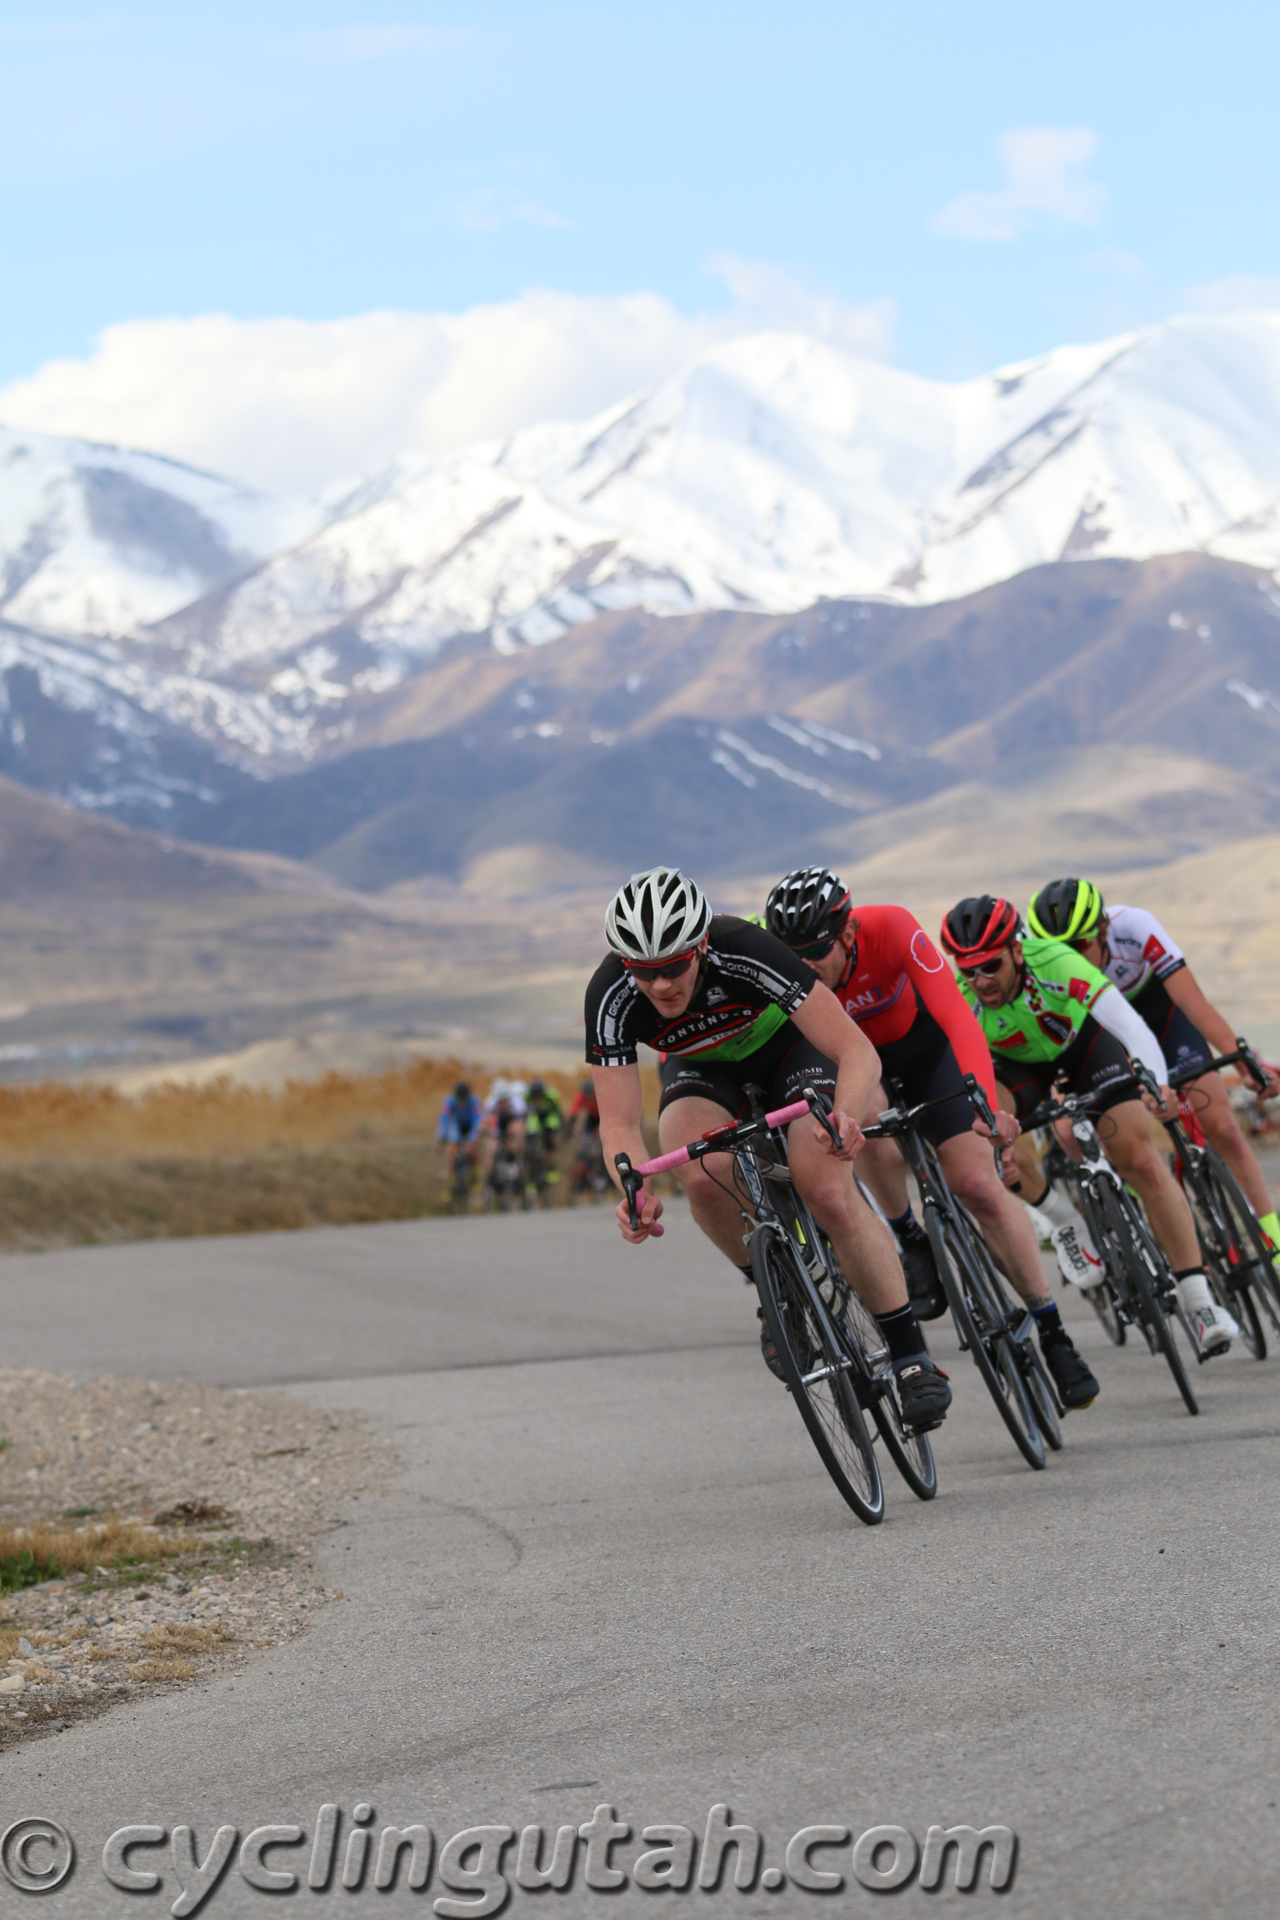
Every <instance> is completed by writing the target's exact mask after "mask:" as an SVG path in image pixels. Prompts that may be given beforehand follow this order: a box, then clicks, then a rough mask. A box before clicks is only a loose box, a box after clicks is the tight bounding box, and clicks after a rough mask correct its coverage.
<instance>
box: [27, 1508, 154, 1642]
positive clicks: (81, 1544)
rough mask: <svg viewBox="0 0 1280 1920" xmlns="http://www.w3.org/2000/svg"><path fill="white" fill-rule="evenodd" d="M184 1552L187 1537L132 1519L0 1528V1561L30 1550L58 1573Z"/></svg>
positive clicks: (75, 1571) (120, 1564) (42, 1564)
mask: <svg viewBox="0 0 1280 1920" xmlns="http://www.w3.org/2000/svg"><path fill="white" fill-rule="evenodd" d="M186 1551H187V1545H186V1542H185V1541H182V1540H177V1539H175V1538H174V1537H173V1536H172V1535H171V1534H165V1533H158V1532H157V1531H156V1529H155V1528H154V1527H144V1526H139V1525H138V1523H137V1522H136V1521H133V1520H115V1519H107V1520H104V1521H98V1522H95V1523H94V1524H92V1525H86V1526H83V1527H57V1526H45V1525H37V1526H34V1527H0V1566H2V1565H3V1564H4V1562H6V1561H17V1560H20V1559H22V1558H23V1557H24V1556H25V1555H27V1554H30V1555H31V1556H32V1558H33V1559H34V1560H35V1561H36V1563H37V1564H38V1565H40V1566H55V1567H57V1568H58V1569H59V1570H60V1571H61V1572H62V1573H91V1572H93V1571H94V1569H95V1568H98V1567H107V1568H113V1567H119V1566H130V1565H137V1564H139V1563H150V1562H153V1561H157V1560H167V1559H170V1558H172V1556H173V1555H174V1554H179V1553H185V1552H186ZM33 1644H34V1643H33Z"/></svg>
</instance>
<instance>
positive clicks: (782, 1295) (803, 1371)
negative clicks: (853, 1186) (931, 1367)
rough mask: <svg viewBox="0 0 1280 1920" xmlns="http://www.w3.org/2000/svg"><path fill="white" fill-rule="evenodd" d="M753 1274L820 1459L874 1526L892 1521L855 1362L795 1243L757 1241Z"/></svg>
mask: <svg viewBox="0 0 1280 1920" xmlns="http://www.w3.org/2000/svg"><path fill="white" fill-rule="evenodd" d="M751 1269H752V1272H753V1273H754V1275H755V1282H756V1290H757V1292H758V1293H759V1295H760V1306H761V1310H762V1311H763V1313H764V1319H765V1325H766V1326H767V1327H768V1329H769V1336H770V1338H771V1339H772V1341H773V1345H774V1348H775V1350H776V1352H777V1354H778V1358H779V1360H780V1361H781V1362H782V1370H783V1372H784V1374H785V1375H786V1381H787V1386H788V1388H789V1390H790V1392H791V1395H792V1398H793V1399H794V1400H795V1403H796V1406H797V1407H798V1408H799V1409H800V1417H801V1419H802V1420H803V1421H804V1423H805V1426H806V1427H807V1428H808V1429H809V1438H810V1439H811V1440H812V1441H813V1444H814V1446H815V1447H816V1448H817V1450H818V1457H819V1459H820V1460H821V1461H822V1464H823V1466H824V1467H825V1468H826V1470H827V1472H828V1473H829V1474H830V1475H831V1478H832V1480H833V1481H834V1482H835V1484H836V1488H837V1490H838V1492H839V1493H840V1496H841V1498H842V1499H843V1500H844V1501H845V1502H846V1503H847V1505H849V1506H850V1507H852V1509H853V1511H854V1512H855V1513H856V1514H857V1516H858V1518H859V1520H861V1521H862V1522H863V1523H864V1524H865V1525H866V1526H868V1527H874V1526H876V1525H877V1524H878V1523H879V1522H880V1521H881V1520H883V1519H884V1487H883V1485H882V1483H881V1479H880V1467H879V1464H878V1462H877V1460H876V1454H875V1448H874V1447H873V1446H872V1444H871V1436H870V1435H869V1434H868V1432H867V1427H866V1422H865V1421H864V1420H863V1418H862V1408H861V1407H860V1406H859V1405H858V1398H857V1395H856V1394H855V1393H854V1390H853V1387H852V1384H851V1383H850V1378H849V1375H850V1372H851V1370H852V1362H851V1360H850V1359H849V1356H848V1355H847V1354H846V1353H844V1352H843V1350H842V1348H841V1345H840V1341H839V1339H838V1337H837V1335H836V1333H835V1331H834V1329H833V1328H832V1325H831V1322H830V1320H829V1319H828V1318H827V1314H826V1312H825V1310H824V1309H823V1308H822V1306H821V1305H820V1303H819V1302H818V1301H817V1300H816V1299H815V1298H814V1296H813V1293H812V1291H811V1288H810V1285H809V1284H808V1275H807V1274H804V1273H803V1272H802V1270H801V1268H800V1265H799V1262H798V1261H797V1258H796V1255H795V1253H794V1251H793V1249H792V1247H791V1244H790V1242H789V1241H787V1240H786V1239H784V1238H783V1236H782V1235H781V1234H780V1233H779V1232H778V1230H777V1229H776V1228H774V1227H769V1226H761V1227H757V1228H756V1230H755V1232H754V1233H753V1234H752V1236H751Z"/></svg>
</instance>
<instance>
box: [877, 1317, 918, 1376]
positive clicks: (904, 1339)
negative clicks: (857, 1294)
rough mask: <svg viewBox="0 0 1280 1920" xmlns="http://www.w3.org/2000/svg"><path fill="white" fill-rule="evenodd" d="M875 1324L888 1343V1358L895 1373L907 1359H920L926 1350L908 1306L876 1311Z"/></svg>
mask: <svg viewBox="0 0 1280 1920" xmlns="http://www.w3.org/2000/svg"><path fill="white" fill-rule="evenodd" d="M876 1325H877V1326H878V1327H879V1329H880V1331H881V1333H882V1334H883V1335H884V1337H885V1339H886V1340H887V1341H888V1343H889V1358H890V1360H892V1362H893V1370H894V1372H895V1373H896V1372H897V1371H898V1369H899V1367H902V1366H905V1365H906V1363H907V1361H908V1360H920V1359H923V1358H924V1356H925V1355H926V1354H927V1352H928V1348H927V1347H926V1346H925V1344H924V1338H923V1336H922V1334H921V1332H920V1329H919V1327H918V1326H917V1325H916V1316H915V1314H914V1312H913V1311H912V1309H911V1308H910V1307H909V1306H906V1307H895V1308H894V1310H893V1312H892V1313H878V1314H877V1315H876Z"/></svg>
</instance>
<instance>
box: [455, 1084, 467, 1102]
mask: <svg viewBox="0 0 1280 1920" xmlns="http://www.w3.org/2000/svg"><path fill="white" fill-rule="evenodd" d="M453 1097H454V1099H455V1100H469V1099H470V1098H471V1089H470V1087H469V1086H468V1085H467V1083H466V1081H465V1080H459V1082H458V1084H457V1086H456V1087H455V1088H454V1090H453Z"/></svg>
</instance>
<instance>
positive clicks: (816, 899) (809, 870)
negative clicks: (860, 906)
mask: <svg viewBox="0 0 1280 1920" xmlns="http://www.w3.org/2000/svg"><path fill="white" fill-rule="evenodd" d="M849 910H850V909H849V889H848V887H846V885H845V884H844V881H843V880H842V879H841V878H840V877H839V875H838V874H835V873H832V872H831V870H830V868H829V867H797V868H796V869H795V871H794V872H792V873H784V874H783V876H782V878H781V880H779V882H778V884H777V886H776V887H775V888H774V889H773V892H772V893H771V894H770V895H769V898H768V899H767V900H766V901H765V903H764V917H765V924H766V925H767V926H768V929H769V931H770V933H772V934H776V935H777V937H778V939H779V940H782V941H785V943H786V944H787V946H789V947H808V946H816V945H818V944H819V943H820V942H821V941H823V940H834V939H836V938H838V936H839V935H840V933H841V932H842V931H843V930H844V923H845V921H846V920H847V919H848V918H849Z"/></svg>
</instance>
